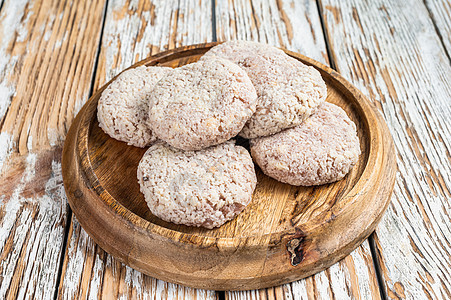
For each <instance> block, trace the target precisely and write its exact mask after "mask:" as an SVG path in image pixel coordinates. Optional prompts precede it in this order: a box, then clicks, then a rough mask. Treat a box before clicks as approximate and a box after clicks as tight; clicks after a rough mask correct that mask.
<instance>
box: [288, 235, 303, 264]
mask: <svg viewBox="0 0 451 300" xmlns="http://www.w3.org/2000/svg"><path fill="white" fill-rule="evenodd" d="M303 239H304V238H302V237H300V238H295V239H292V240H290V241H288V243H287V250H288V252H289V253H290V255H291V256H290V261H291V265H292V266H293V267H295V266H297V265H298V264H299V263H300V262H301V261H302V259H303V258H304V251H303V250H302V247H301V246H302V241H303Z"/></svg>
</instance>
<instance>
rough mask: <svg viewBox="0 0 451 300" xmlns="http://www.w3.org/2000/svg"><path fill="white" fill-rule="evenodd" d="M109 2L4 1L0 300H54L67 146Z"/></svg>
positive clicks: (0, 34)
mask: <svg viewBox="0 0 451 300" xmlns="http://www.w3.org/2000/svg"><path fill="white" fill-rule="evenodd" d="M102 15H103V2H102V1H76V2H74V3H70V2H69V1H56V0H55V1H38V0H35V1H24V0H5V1H4V3H3V5H2V8H1V11H0V40H1V44H0V126H1V133H0V181H1V186H0V298H1V299H15V298H24V297H28V298H34V299H49V298H52V297H53V294H54V291H55V289H56V282H57V279H58V276H59V274H58V269H59V266H60V261H61V251H62V248H63V243H64V239H65V236H64V230H65V226H66V223H67V222H66V218H67V210H68V206H67V202H66V196H65V193H64V189H63V183H62V177H61V163H60V161H61V147H60V146H61V144H62V141H63V140H64V135H65V132H66V130H67V128H68V125H70V121H71V120H72V118H73V115H74V113H75V111H76V110H77V108H78V107H80V106H81V104H82V103H83V102H84V101H85V100H87V98H88V93H89V89H90V85H91V76H92V70H93V66H94V62H95V58H96V51H97V47H98V43H99V36H100V30H101V23H102Z"/></svg>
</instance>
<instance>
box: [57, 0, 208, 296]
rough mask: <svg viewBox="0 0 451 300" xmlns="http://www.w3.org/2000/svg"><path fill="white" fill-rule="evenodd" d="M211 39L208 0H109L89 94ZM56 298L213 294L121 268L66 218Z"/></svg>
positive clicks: (120, 264) (77, 224)
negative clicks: (146, 63) (138, 65)
mask: <svg viewBox="0 0 451 300" xmlns="http://www.w3.org/2000/svg"><path fill="white" fill-rule="evenodd" d="M211 38H212V23H211V1H210V0H202V1H189V0H186V1H176V0H173V1H153V2H149V1H127V2H126V3H123V2H122V1H109V2H108V7H107V9H106V16H105V25H104V29H103V37H102V43H101V50H100V55H99V61H98V67H97V70H96V77H95V88H94V90H96V89H97V88H99V87H100V86H102V85H103V84H104V83H105V82H107V81H109V80H110V79H111V78H112V77H114V76H115V75H116V74H118V73H119V72H120V71H122V70H124V69H125V68H127V67H129V66H131V65H132V64H133V63H135V62H137V61H139V60H141V59H143V58H145V57H147V56H149V55H151V54H155V53H158V52H160V51H162V50H166V49H170V48H175V47H178V46H181V45H188V44H195V43H202V42H207V41H210V40H211ZM58 296H59V298H63V299H73V298H77V297H79V296H83V297H84V296H86V297H93V298H97V297H100V298H108V297H113V298H119V297H132V298H136V299H148V298H151V299H161V298H173V297H177V298H179V299H183V298H185V297H186V298H188V299H213V298H215V292H213V291H205V290H196V289H191V288H187V287H183V286H180V285H176V284H171V283H166V282H164V281H161V280H157V279H155V278H152V277H149V276H147V275H144V274H142V273H141V272H139V271H136V270H134V269H132V268H129V267H127V266H125V265H123V264H122V263H120V262H119V261H117V260H116V259H115V258H113V257H111V256H110V255H109V254H107V253H105V252H104V251H103V250H102V249H101V248H100V247H98V246H97V245H96V244H95V243H94V242H93V241H92V239H91V238H90V237H89V236H88V235H87V234H86V232H85V231H84V230H83V229H82V228H81V227H80V225H79V223H78V221H77V219H76V218H75V217H72V220H71V226H70V234H69V236H68V241H67V251H66V253H65V256H64V264H63V271H62V275H61V281H60V286H59V291H58Z"/></svg>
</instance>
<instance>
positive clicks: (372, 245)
mask: <svg viewBox="0 0 451 300" xmlns="http://www.w3.org/2000/svg"><path fill="white" fill-rule="evenodd" d="M316 7H317V9H318V15H319V18H320V21H321V29H322V32H323V36H324V42H325V43H326V51H327V57H328V58H329V64H330V67H331V68H332V69H334V70H335V71H337V72H339V71H338V70H337V64H336V62H335V57H334V54H333V51H332V44H331V42H330V40H329V35H328V34H327V32H326V31H327V27H326V24H325V23H324V22H325V21H324V14H323V5H322V2H321V0H316ZM368 244H369V247H370V251H371V258H372V262H373V267H374V270H375V272H376V277H377V284H378V286H379V293H380V296H381V299H382V300H386V299H387V292H386V291H385V285H384V284H383V277H382V272H381V267H380V265H379V263H378V260H377V256H376V251H377V249H376V246H375V243H374V232H373V233H371V235H370V236H369V237H368Z"/></svg>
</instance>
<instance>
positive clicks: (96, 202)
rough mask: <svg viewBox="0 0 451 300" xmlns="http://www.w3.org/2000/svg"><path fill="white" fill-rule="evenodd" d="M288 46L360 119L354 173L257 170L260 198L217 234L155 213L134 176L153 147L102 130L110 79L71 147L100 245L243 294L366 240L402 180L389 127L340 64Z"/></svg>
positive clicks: (70, 170)
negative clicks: (334, 176) (318, 178)
mask: <svg viewBox="0 0 451 300" xmlns="http://www.w3.org/2000/svg"><path fill="white" fill-rule="evenodd" d="M214 45H215V43H210V44H201V45H194V46H189V47H183V48H178V49H174V50H169V51H166V52H163V53H160V54H158V55H155V56H152V57H149V58H147V59H145V60H143V61H141V62H139V63H137V64H135V65H134V66H132V68H133V67H136V66H139V65H143V64H145V65H149V66H151V65H163V66H171V67H178V66H181V65H184V64H187V63H190V62H194V61H196V60H197V59H198V58H199V57H200V56H201V55H202V54H203V53H205V52H206V51H207V50H209V49H210V48H211V47H212V46H214ZM286 52H287V54H289V55H290V56H292V57H294V58H296V59H299V60H300V61H302V62H304V63H305V64H307V65H313V66H314V67H315V68H317V69H318V70H319V71H320V72H321V75H322V77H323V78H324V80H325V81H326V83H327V87H328V96H327V101H328V102H332V103H335V104H337V105H339V106H341V107H342V108H343V109H344V110H345V111H346V112H347V114H348V115H349V116H350V118H351V119H352V120H353V121H354V122H355V123H356V125H357V129H358V135H359V138H360V143H361V150H362V154H361V155H360V159H359V162H358V164H357V165H356V166H355V167H354V168H353V169H352V171H351V172H350V174H348V175H347V176H346V177H345V178H344V179H343V180H341V181H339V182H336V183H333V184H327V185H322V186H317V187H295V186H291V185H288V184H283V183H280V182H277V181H276V180H273V179H271V178H269V177H267V176H265V175H264V174H263V173H262V172H261V170H260V169H259V168H258V166H256V171H257V177H258V184H257V188H256V191H255V193H254V196H253V200H252V202H251V203H250V205H249V206H248V207H247V208H246V209H245V210H244V211H243V212H242V213H241V214H240V215H239V216H238V217H237V218H235V219H234V220H232V221H230V222H228V223H226V224H224V225H223V226H221V227H220V228H217V229H213V230H208V229H202V228H192V227H187V226H180V225H175V224H171V223H167V222H164V221H162V220H160V219H158V218H156V217H155V216H153V215H152V214H151V213H150V211H149V209H148V208H147V206H146V203H145V201H144V197H143V195H142V194H141V193H140V191H139V185H138V182H137V179H136V169H137V166H138V163H139V160H140V159H141V157H142V155H143V154H144V152H145V150H146V149H140V148H135V147H132V146H127V145H126V144H125V143H122V142H119V141H116V140H114V139H112V138H110V137H108V136H107V135H106V134H105V133H104V132H103V131H102V130H101V129H100V128H99V126H98V122H97V117H96V107H97V101H98V99H99V97H100V94H101V92H102V91H103V89H105V87H106V86H108V84H109V83H110V82H111V81H110V82H109V83H107V84H106V85H105V86H103V87H102V88H101V89H100V90H99V91H97V92H96V93H95V94H94V95H93V96H92V97H91V98H90V99H89V101H88V102H87V103H86V104H85V106H84V107H83V108H82V110H81V111H80V112H79V114H78V115H77V117H76V119H75V120H74V122H73V124H72V126H71V128H70V130H69V133H68V135H67V138H66V142H65V144H64V150H63V160H62V163H63V179H64V185H65V188H66V193H67V196H68V199H69V203H70V206H71V208H72V210H73V211H74V213H75V215H76V216H77V218H78V220H79V222H80V224H81V225H82V227H83V228H84V229H85V230H86V231H87V232H88V234H89V235H90V236H91V237H92V238H93V239H94V241H95V242H96V243H98V244H99V245H100V246H101V247H102V248H103V249H104V250H106V251H107V252H108V253H110V254H111V255H113V256H115V257H116V258H118V259H119V260H121V261H122V262H124V263H125V264H127V265H129V266H131V267H133V268H135V269H137V270H140V271H142V272H144V273H146V274H149V275H151V276H153V277H156V278H159V279H162V280H165V281H170V282H175V283H179V284H183V285H187V286H191V287H196V288H205V289H214V290H245V289H257V288H264V287H270V286H274V285H279V284H283V283H287V282H291V281H294V280H298V279H301V278H304V277H306V276H309V275H311V274H314V273H316V272H319V271H321V270H324V269H325V268H327V267H329V266H330V265H332V264H334V263H335V262H337V261H338V260H340V259H342V258H343V257H345V256H346V255H348V254H349V253H350V252H351V251H352V250H354V249H355V248H356V247H357V246H358V245H359V244H360V243H361V242H362V241H363V240H364V239H366V238H367V237H368V235H369V234H370V233H371V232H372V231H373V230H374V228H375V226H376V224H377V223H378V221H379V220H380V218H381V216H382V214H383V212H384V211H385V209H386V207H387V205H388V203H389V201H390V195H391V192H392V190H393V185H394V180H395V173H396V157H395V150H394V147H393V141H392V138H391V136H390V134H389V131H388V129H387V126H386V124H385V122H384V121H383V119H382V118H381V116H380V115H379V114H378V113H377V111H376V109H375V108H374V106H373V105H372V104H371V103H370V102H369V101H368V100H367V99H365V97H363V96H362V94H361V93H360V92H359V91H358V90H357V89H356V88H354V87H353V86H352V85H351V84H350V83H349V82H347V81H346V80H345V79H343V77H341V76H340V75H339V74H338V73H336V72H335V71H334V70H332V69H330V68H328V67H326V66H324V65H322V64H320V63H318V62H316V61H314V60H312V59H310V58H307V57H305V56H302V55H300V54H297V53H293V52H289V51H286ZM113 80H114V79H113ZM238 142H243V141H238Z"/></svg>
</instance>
